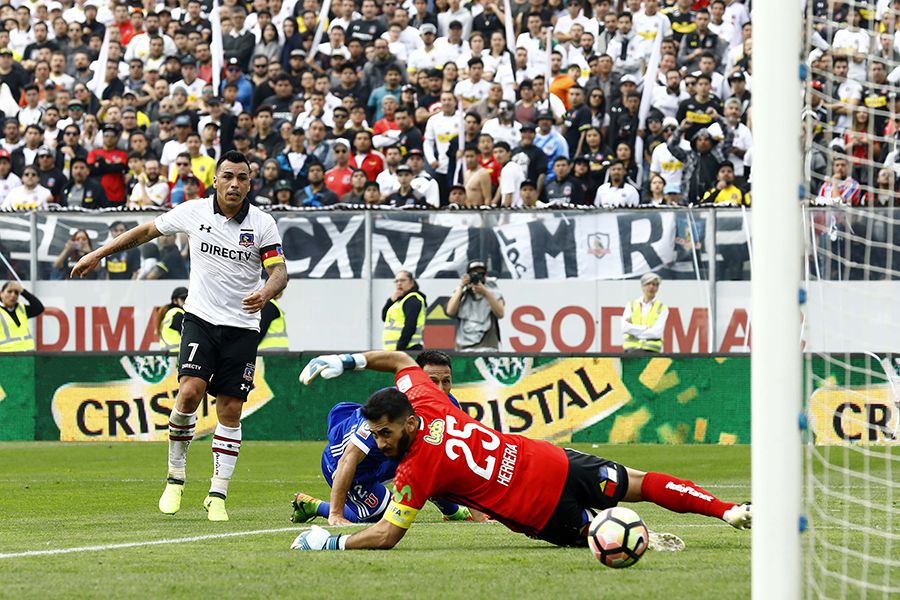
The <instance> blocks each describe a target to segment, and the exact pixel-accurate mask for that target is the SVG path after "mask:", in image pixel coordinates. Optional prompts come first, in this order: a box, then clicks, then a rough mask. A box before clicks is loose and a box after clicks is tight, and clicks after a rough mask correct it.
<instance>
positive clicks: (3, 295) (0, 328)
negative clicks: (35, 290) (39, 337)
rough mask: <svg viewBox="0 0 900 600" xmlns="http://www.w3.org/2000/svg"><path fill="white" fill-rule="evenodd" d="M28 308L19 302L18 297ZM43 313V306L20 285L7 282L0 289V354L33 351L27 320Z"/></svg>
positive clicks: (32, 341)
mask: <svg viewBox="0 0 900 600" xmlns="http://www.w3.org/2000/svg"><path fill="white" fill-rule="evenodd" d="M20 296H21V297H22V298H24V299H25V300H26V301H27V302H28V306H26V305H24V304H22V303H21V302H19V297H20ZM42 312H44V305H43V304H41V301H40V300H38V299H37V298H36V297H35V296H34V295H33V294H29V293H28V292H26V291H25V289H24V288H23V287H22V285H21V284H20V283H17V282H15V281H7V282H6V283H4V284H3V288H2V289H0V352H28V351H30V350H34V349H35V344H34V336H33V335H32V334H31V328H30V327H29V325H28V319H31V318H33V317H36V316H38V315H39V314H41V313H42Z"/></svg>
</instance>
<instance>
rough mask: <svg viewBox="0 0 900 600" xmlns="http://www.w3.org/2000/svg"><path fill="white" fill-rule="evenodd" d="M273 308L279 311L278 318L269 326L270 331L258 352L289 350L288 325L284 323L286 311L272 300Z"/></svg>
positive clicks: (261, 342) (260, 343)
mask: <svg viewBox="0 0 900 600" xmlns="http://www.w3.org/2000/svg"><path fill="white" fill-rule="evenodd" d="M272 306H274V307H275V308H277V309H278V316H277V317H276V318H274V319H272V322H271V323H270V324H269V330H268V331H267V332H266V337H264V338H263V339H262V340H261V341H260V342H259V346H257V350H267V349H273V350H287V349H288V336H287V325H286V324H285V322H284V311H283V310H281V307H280V306H278V303H277V302H275V301H274V300H272Z"/></svg>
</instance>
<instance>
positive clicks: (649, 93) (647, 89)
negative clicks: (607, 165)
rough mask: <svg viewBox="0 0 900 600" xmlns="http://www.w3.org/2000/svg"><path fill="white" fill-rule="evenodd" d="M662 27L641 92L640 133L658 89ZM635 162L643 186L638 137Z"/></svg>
mask: <svg viewBox="0 0 900 600" xmlns="http://www.w3.org/2000/svg"><path fill="white" fill-rule="evenodd" d="M662 39H663V32H662V27H659V26H658V25H657V31H656V37H654V38H653V49H652V50H651V51H650V59H649V61H650V62H648V63H647V72H646V73H645V74H644V88H643V90H641V106H640V108H639V109H638V131H642V130H644V129H645V128H646V126H647V115H648V114H650V108H652V107H651V103H652V102H653V90H654V89H656V85H657V84H656V79H657V73H658V72H659V61H660V58H661V56H662ZM634 162H635V163H636V164H637V168H638V180H637V183H638V185H640V184H641V179H642V177H643V170H644V138H643V137H641V136H637V137H636V138H635V140H634Z"/></svg>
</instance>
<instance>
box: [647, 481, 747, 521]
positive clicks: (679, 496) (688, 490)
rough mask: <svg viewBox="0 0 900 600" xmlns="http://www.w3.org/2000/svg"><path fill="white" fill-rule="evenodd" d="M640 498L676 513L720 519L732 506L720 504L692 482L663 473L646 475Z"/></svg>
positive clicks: (725, 503)
mask: <svg viewBox="0 0 900 600" xmlns="http://www.w3.org/2000/svg"><path fill="white" fill-rule="evenodd" d="M641 498H642V499H643V500H646V501H647V502H653V503H654V504H657V505H659V506H662V507H663V508H667V509H669V510H671V511H673V512H678V513H695V514H698V515H706V516H707V517H715V518H717V519H721V518H722V516H723V515H724V514H725V511H726V510H728V509H729V508H731V507H732V506H734V504H732V503H730V502H722V501H721V500H719V499H718V498H716V497H715V496H713V495H712V494H710V493H709V492H707V491H706V490H704V489H703V488H701V487H700V486H697V485H694V482H693V481H688V480H687V479H679V478H677V477H673V476H671V475H666V474H665V473H647V474H646V475H644V481H643V483H642V484H641Z"/></svg>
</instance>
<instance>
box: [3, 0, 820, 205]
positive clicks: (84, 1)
mask: <svg viewBox="0 0 900 600" xmlns="http://www.w3.org/2000/svg"><path fill="white" fill-rule="evenodd" d="M329 4H330V10H329V11H328V16H327V17H326V19H325V22H324V23H322V25H323V28H322V29H323V31H322V35H321V38H320V40H319V41H318V43H317V45H316V47H313V44H314V43H316V41H317V40H316V39H315V37H316V32H317V28H318V26H319V21H320V18H321V12H322V8H323V7H322V5H321V3H320V2H319V0H254V1H253V2H252V4H244V3H241V2H238V1H237V0H223V1H222V4H221V6H216V7H213V6H212V3H211V0H166V1H165V2H163V3H157V2H155V1H153V0H144V1H143V2H141V1H139V0H131V2H130V3H125V2H118V1H115V0H111V1H109V2H104V1H102V0H65V1H64V2H59V1H57V0H38V1H36V2H19V1H18V0H14V1H13V3H12V4H5V5H3V6H2V7H0V21H2V30H0V82H2V83H0V110H2V111H3V113H4V119H5V120H4V121H3V129H2V134H3V139H2V140H0V195H2V197H3V198H4V200H3V202H2V207H3V208H6V209H34V208H45V207H52V206H54V205H59V206H69V207H82V208H99V207H116V206H129V207H140V206H144V207H146V206H149V207H163V208H165V207H171V206H175V205H177V204H179V203H181V202H184V201H186V200H190V199H192V198H197V197H202V196H204V195H205V194H207V190H208V189H209V187H210V186H211V183H212V177H213V171H214V166H215V161H216V159H217V158H218V157H219V156H221V154H222V153H223V152H225V151H227V150H230V149H237V150H239V151H241V152H244V153H246V154H247V156H248V157H249V158H250V160H251V163H252V165H253V175H254V183H253V188H252V190H251V196H250V197H251V200H252V202H254V203H255V204H257V205H260V206H303V207H320V206H331V205H336V204H346V205H370V206H371V205H385V206H395V207H408V206H423V207H445V206H453V205H455V206H459V207H483V206H487V207H522V206H525V207H547V206H563V205H576V206H598V207H601V206H602V207H618V206H628V207H632V206H639V205H653V206H664V205H685V204H692V205H697V204H709V205H739V204H749V202H750V199H749V193H748V184H749V173H750V168H751V165H752V137H751V134H750V129H749V119H750V117H751V104H750V99H751V95H750V89H751V81H752V62H751V50H752V48H751V24H750V17H749V11H748V7H747V6H745V4H744V3H742V2H741V1H740V0H711V1H710V0H697V1H692V0H677V1H676V0H666V1H661V0H643V1H641V0H588V1H586V0H568V1H567V0H550V1H549V2H541V1H539V0H512V1H511V4H510V6H509V10H508V11H507V10H506V9H505V7H504V3H503V2H499V0H473V1H471V2H468V3H466V4H463V3H461V2H460V0H405V1H403V2H400V1H398V0H378V1H377V2H376V1H375V0H361V1H354V0H334V1H333V2H329ZM819 4H826V3H824V2H820V3H819ZM507 12H509V14H507ZM213 22H215V24H216V25H217V26H218V25H221V37H220V38H219V37H217V34H216V33H214V31H215V30H216V29H217V28H216V27H214V26H213ZM510 26H511V27H510ZM510 29H511V30H512V32H513V33H512V35H513V36H514V39H511V40H507V37H508V33H507V32H508V31H509V30H510ZM658 36H661V39H659V38H658ZM219 46H221V51H222V54H223V56H222V61H221V65H222V66H221V72H220V74H219V76H220V80H221V83H220V84H219V86H218V89H214V88H213V86H212V82H213V79H214V75H215V73H214V64H217V63H218V62H219V61H217V60H214V56H213V53H214V51H213V48H216V47H219ZM655 46H658V48H656V47H655ZM651 55H653V56H657V55H658V56H659V61H658V64H656V65H651V64H650V63H651ZM102 59H105V64H100V62H101V60H102ZM653 62H656V61H653ZM648 69H650V71H651V73H648ZM654 70H655V71H656V75H655V77H653V79H655V80H654V81H650V80H648V79H649V78H650V77H649V76H650V75H652V71H654ZM642 95H643V96H645V97H646V98H647V100H649V102H646V101H645V102H644V107H643V108H642V104H641V99H642ZM648 95H649V96H648ZM648 108H649V110H647V109H648ZM641 117H644V118H643V119H642V118H641ZM642 123H643V124H642ZM460 134H461V135H463V136H464V138H463V142H464V143H463V144H462V146H463V151H462V152H460V151H459V140H458V136H459V135H460Z"/></svg>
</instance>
